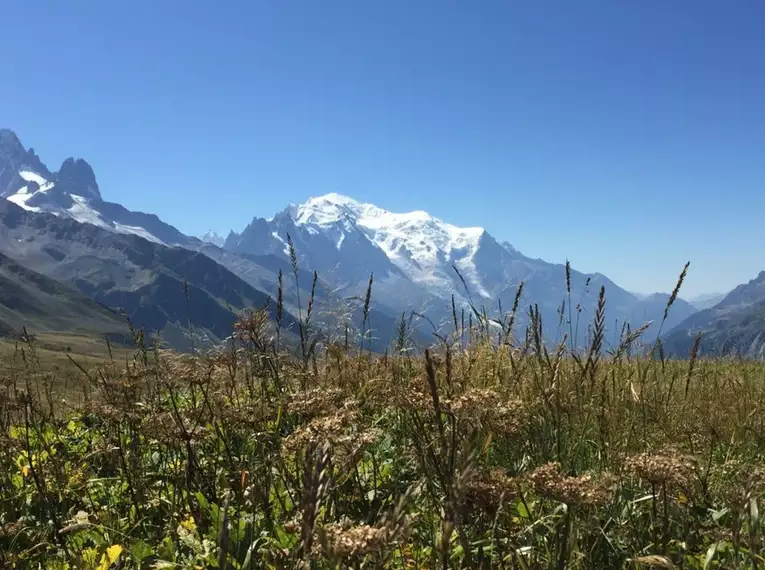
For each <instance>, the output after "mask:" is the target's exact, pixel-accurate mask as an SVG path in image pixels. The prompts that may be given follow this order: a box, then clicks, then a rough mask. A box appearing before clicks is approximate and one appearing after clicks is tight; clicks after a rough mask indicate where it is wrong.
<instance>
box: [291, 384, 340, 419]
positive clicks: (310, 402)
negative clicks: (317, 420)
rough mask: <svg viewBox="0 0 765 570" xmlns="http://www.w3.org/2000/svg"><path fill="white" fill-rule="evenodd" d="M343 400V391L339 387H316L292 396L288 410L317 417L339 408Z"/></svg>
mask: <svg viewBox="0 0 765 570" xmlns="http://www.w3.org/2000/svg"><path fill="white" fill-rule="evenodd" d="M342 400H343V392H342V391H341V390H339V389H337V388H329V389H327V388H314V389H312V390H307V391H305V392H301V393H299V394H296V395H295V396H293V397H292V399H291V400H290V401H289V402H288V403H287V410H289V411H290V412H291V413H293V414H299V415H302V416H309V417H315V416H320V415H325V414H328V413H331V412H333V411H335V410H337V408H338V407H340V404H341V403H342Z"/></svg>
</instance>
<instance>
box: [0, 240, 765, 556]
mask: <svg viewBox="0 0 765 570" xmlns="http://www.w3.org/2000/svg"><path fill="white" fill-rule="evenodd" d="M293 257H294V254H293ZM295 265H296V262H295ZM294 273H295V276H296V278H297V271H295V272H294ZM683 276H684V272H683ZM681 279H682V276H681ZM282 283H283V280H282V278H281V276H280V284H282ZM372 283H373V281H372V279H371V278H370V282H369V288H368V290H367V293H366V297H365V299H364V301H365V302H364V312H365V317H366V316H367V315H368V312H369V306H370V296H371V289H372ZM678 289H679V285H678ZM569 296H570V290H569ZM676 297H677V294H676V293H675V294H673V296H672V298H671V301H673V300H674V299H675V298H676ZM520 298H521V295H520V292H519V294H518V296H517V298H516V301H515V303H514V306H513V307H512V310H511V311H510V313H508V314H507V315H505V316H504V317H502V316H501V317H499V318H490V317H488V316H487V314H486V312H485V311H483V310H479V309H477V308H476V307H471V308H470V310H468V311H467V316H466V315H465V313H463V312H461V311H460V313H459V314H458V311H457V307H456V305H455V304H453V305H452V307H453V310H452V313H453V314H452V316H453V331H451V333H450V334H439V336H438V338H437V340H436V343H435V344H434V345H433V346H432V347H429V348H428V350H426V351H425V352H418V351H415V350H412V347H411V342H410V340H409V331H410V329H411V324H412V318H411V316H410V317H409V318H407V316H406V315H404V316H402V319H401V322H400V324H399V328H398V335H397V338H396V339H395V341H394V343H393V346H392V347H391V349H390V351H389V352H388V353H386V354H384V355H373V354H371V351H370V350H369V349H368V346H367V345H365V342H364V338H365V337H366V335H367V334H368V333H369V331H368V330H367V325H368V323H367V319H366V318H365V319H364V324H363V326H362V330H361V331H360V333H361V338H360V339H359V342H358V343H355V342H350V341H349V338H348V333H347V331H348V329H347V328H346V335H345V338H339V339H337V340H336V341H329V340H327V339H324V338H322V337H321V335H320V334H319V333H318V332H317V331H316V330H314V327H312V326H311V318H312V313H313V311H314V299H313V295H312V296H311V298H310V299H309V301H308V304H307V305H306V309H305V310H304V309H303V307H302V306H300V312H301V319H300V320H301V325H300V329H299V331H298V336H299V344H298V346H297V347H296V349H295V350H294V351H293V353H292V354H286V353H285V352H284V350H283V348H282V341H283V337H284V331H282V330H281V327H282V322H283V319H282V314H283V307H282V299H283V294H282V290H281V287H280V293H279V295H278V298H277V305H278V306H277V312H276V314H277V320H276V323H271V322H269V320H268V317H267V314H266V312H265V311H262V312H252V313H248V314H246V315H243V316H242V318H241V319H240V320H239V321H238V322H237V323H236V327H235V332H234V335H233V337H232V340H231V342H230V343H229V344H227V345H226V346H224V347H221V348H219V349H217V350H215V351H212V352H209V353H201V352H199V351H197V352H196V353H195V354H193V355H178V354H172V353H167V352H164V351H161V350H155V349H152V348H150V347H146V346H144V345H143V344H142V342H143V340H142V339H143V337H142V336H141V335H140V334H139V333H136V342H137V349H136V351H135V354H134V357H133V358H132V359H130V360H129V361H127V362H119V361H110V362H107V363H106V364H103V365H99V366H96V367H94V368H85V367H82V369H81V370H80V374H81V377H82V383H81V390H80V392H79V393H73V392H71V391H70V392H68V393H67V395H66V397H65V398H64V399H62V397H61V394H58V393H56V389H55V383H54V382H53V380H54V379H52V378H51V377H50V375H49V373H46V372H43V371H42V369H41V368H40V367H39V365H38V363H37V361H36V356H35V346H34V342H33V340H32V339H28V341H27V342H26V343H22V345H21V346H20V349H19V353H18V360H17V361H15V362H14V363H12V365H11V366H9V367H7V368H6V372H5V373H4V375H3V377H2V380H1V384H0V449H2V454H0V567H2V568H59V569H63V568H99V569H105V568H118V567H119V568H236V569H245V568H249V569H253V568H442V569H447V568H484V569H488V568H508V569H509V568H513V569H515V568H519V569H527V568H555V569H562V568H581V569H585V568H587V569H589V568H639V567H650V566H653V567H661V568H673V567H678V568H680V567H682V568H704V569H707V568H760V567H763V564H765V560H764V559H763V545H762V527H761V519H760V514H759V506H760V504H761V503H762V499H763V495H764V493H765V458H764V456H763V450H764V449H765V367H763V366H761V365H759V364H754V363H742V362H735V361H732V360H702V359H698V358H696V354H695V351H694V354H693V355H692V358H690V360H688V361H685V362H683V361H666V360H664V359H663V357H661V346H660V343H659V342H658V338H657V340H656V342H655V343H654V346H655V347H656V354H657V355H659V356H658V357H654V358H644V357H634V356H633V355H632V350H631V346H632V345H633V344H634V343H636V342H638V341H639V340H640V335H641V334H642V332H644V329H642V330H641V329H637V330H635V331H629V330H625V331H624V332H623V333H622V337H621V342H620V344H619V346H618V347H617V348H616V349H615V350H613V351H612V352H610V353H606V352H605V351H604V348H603V334H604V332H603V331H604V328H605V312H606V305H607V297H606V294H605V291H603V290H601V291H600V296H599V300H598V309H597V311H596V316H595V320H594V322H593V323H592V324H591V334H590V335H589V338H590V340H589V343H588V346H587V349H586V350H585V351H584V352H583V353H582V352H581V351H576V352H572V351H571V349H570V346H571V344H570V339H569V338H568V337H569V335H571V336H573V335H575V334H576V332H575V330H574V329H573V327H572V328H571V330H570V331H569V335H565V336H564V337H563V339H562V340H561V342H560V343H559V344H558V345H557V346H555V347H553V348H550V347H549V346H548V345H547V344H546V343H545V342H544V340H543V331H542V330H541V328H542V327H541V322H540V319H539V315H538V311H535V310H533V308H532V310H531V311H530V321H531V324H530V326H529V327H528V330H527V331H521V332H518V331H515V330H514V322H515V316H516V314H517V312H518V311H519V310H520V307H519V304H520ZM670 305H671V303H670ZM570 307H571V303H570V301H569V308H570ZM670 308H671V307H668V310H669V309H670ZM569 315H571V313H570V311H569ZM665 318H666V316H665ZM569 320H570V319H569ZM516 338H520V339H523V341H522V342H519V341H517V340H516ZM51 403H55V405H52V404H51Z"/></svg>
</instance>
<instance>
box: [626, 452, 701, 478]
mask: <svg viewBox="0 0 765 570" xmlns="http://www.w3.org/2000/svg"><path fill="white" fill-rule="evenodd" d="M625 466H626V468H627V471H628V472H630V473H632V474H633V475H636V476H637V477H639V478H640V479H643V480H644V481H647V482H649V483H651V484H653V485H678V486H686V485H687V484H688V482H689V481H690V478H691V474H692V473H693V468H694V465H693V461H692V460H691V459H690V458H687V457H683V456H681V455H678V454H672V455H669V454H650V453H641V454H639V455H634V456H632V457H630V458H628V459H627V461H626V463H625Z"/></svg>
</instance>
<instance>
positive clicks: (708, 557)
mask: <svg viewBox="0 0 765 570" xmlns="http://www.w3.org/2000/svg"><path fill="white" fill-rule="evenodd" d="M719 546H720V543H719V542H715V543H714V544H713V545H712V546H710V547H709V548H708V549H707V555H706V556H705V557H704V570H707V569H708V568H709V565H710V564H711V563H712V559H713V558H714V557H715V554H717V548H718V547H719Z"/></svg>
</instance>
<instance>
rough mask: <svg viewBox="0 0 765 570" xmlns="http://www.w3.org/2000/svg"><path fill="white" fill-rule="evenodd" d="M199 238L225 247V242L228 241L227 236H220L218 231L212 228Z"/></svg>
mask: <svg viewBox="0 0 765 570" xmlns="http://www.w3.org/2000/svg"><path fill="white" fill-rule="evenodd" d="M199 239H200V240H202V241H203V242H205V243H211V244H213V245H217V246H218V247H223V244H224V243H225V242H226V238H223V237H221V236H219V235H218V234H217V233H216V232H214V231H212V230H207V232H206V233H205V235H203V236H202V237H201V238H199Z"/></svg>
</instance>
